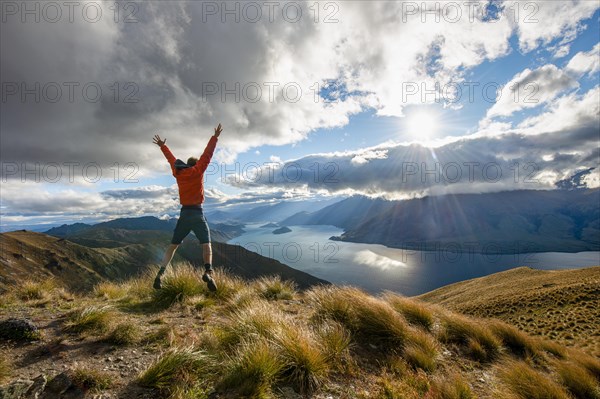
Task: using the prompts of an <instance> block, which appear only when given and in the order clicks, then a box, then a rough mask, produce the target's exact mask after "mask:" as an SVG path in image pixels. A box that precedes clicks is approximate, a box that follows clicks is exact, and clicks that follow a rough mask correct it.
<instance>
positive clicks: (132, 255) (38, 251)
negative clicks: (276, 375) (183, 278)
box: [0, 217, 327, 291]
mask: <svg viewBox="0 0 600 399" xmlns="http://www.w3.org/2000/svg"><path fill="white" fill-rule="evenodd" d="M174 225H175V220H173V219H171V220H160V219H158V218H154V217H141V218H123V219H116V220H112V221H109V222H103V223H98V224H95V225H88V224H84V223H76V224H72V225H63V226H60V227H56V228H52V229H50V230H48V231H47V232H46V233H47V234H44V233H36V232H31V231H26V230H19V231H13V232H8V233H1V234H0V247H1V248H2V251H0V288H3V287H6V286H7V285H11V284H19V283H20V282H22V281H23V280H26V279H29V278H33V279H36V278H47V277H49V276H55V277H56V278H58V279H59V280H60V281H61V282H63V283H64V284H65V285H66V286H67V287H68V288H70V289H72V290H78V291H81V290H88V289H91V288H92V287H93V285H94V284H96V283H98V282H99V281H102V280H119V279H124V278H128V277H131V276H134V275H136V274H138V273H140V272H143V271H145V270H147V268H148V266H149V265H152V264H158V263H159V262H160V260H161V259H162V256H163V254H164V251H165V249H166V247H167V245H168V244H169V243H170V240H171V235H172V230H173V227H174ZM213 227H214V228H213V229H212V230H211V234H212V235H213V237H214V236H218V237H219V240H215V239H213V264H214V265H215V266H217V267H224V268H226V269H229V270H230V271H231V272H233V273H234V274H237V275H239V276H241V277H244V278H248V279H251V278H256V277H259V276H265V275H274V274H276V275H279V276H281V277H282V278H284V279H288V280H292V281H294V282H296V284H297V285H298V286H299V287H300V288H307V287H310V286H312V285H315V284H321V283H327V282H326V281H324V280H321V279H318V278H316V277H313V276H311V275H309V274H307V273H304V272H301V271H298V270H296V269H293V268H291V267H289V266H287V265H284V264H283V263H280V262H279V261H276V260H274V259H271V258H266V257H263V256H261V255H259V254H256V253H254V252H250V251H248V250H246V249H244V248H243V247H241V246H237V245H229V244H225V243H224V242H220V241H225V240H227V239H229V238H228V237H235V236H237V235H239V234H241V232H242V229H241V226H240V225H221V224H216V225H214V226H213ZM216 228H219V229H220V230H217V229H216ZM173 261H174V262H178V261H189V262H191V263H193V264H196V265H201V264H202V252H201V250H200V246H199V245H198V243H197V241H196V239H195V238H194V237H193V236H188V237H187V238H186V240H184V242H183V243H182V245H181V247H180V248H179V250H178V251H177V253H176V255H175V258H174V259H173ZM0 291H1V290H0Z"/></svg>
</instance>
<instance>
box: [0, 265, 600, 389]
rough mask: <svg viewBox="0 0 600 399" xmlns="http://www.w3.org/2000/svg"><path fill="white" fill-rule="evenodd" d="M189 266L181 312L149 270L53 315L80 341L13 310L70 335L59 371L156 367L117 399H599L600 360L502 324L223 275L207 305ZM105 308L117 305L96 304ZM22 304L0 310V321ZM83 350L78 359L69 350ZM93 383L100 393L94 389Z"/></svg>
mask: <svg viewBox="0 0 600 399" xmlns="http://www.w3.org/2000/svg"><path fill="white" fill-rule="evenodd" d="M180 266H181V267H176V268H174V269H173V270H172V271H170V272H169V274H168V275H167V276H165V280H168V279H169V278H171V279H172V280H171V283H172V284H171V285H172V286H173V287H174V288H173V289H172V290H169V295H166V294H165V295H166V296H167V297H168V298H170V299H169V300H168V301H167V302H168V305H170V304H172V303H177V305H175V306H172V307H171V306H168V305H167V306H160V307H152V306H151V305H153V304H156V303H157V300H158V299H157V297H156V296H155V295H156V294H155V293H154V290H153V289H152V288H151V287H152V282H153V277H154V276H153V274H154V271H150V272H148V273H146V274H144V275H142V276H140V277H137V278H135V279H132V280H128V281H124V282H119V283H110V284H108V283H106V284H99V285H97V286H96V289H95V290H94V292H90V293H88V295H86V296H80V297H77V299H78V301H77V306H78V309H76V310H75V311H73V312H71V313H69V310H67V309H65V308H64V307H63V308H56V309H54V308H53V309H52V311H53V312H54V313H55V314H53V315H52V319H55V318H56V320H62V317H64V316H67V321H66V322H65V323H64V327H65V329H66V330H67V331H74V332H77V333H78V335H71V334H66V335H65V334H63V331H62V330H61V325H63V324H61V323H60V322H59V323H56V324H57V325H56V326H54V324H48V323H47V320H48V318H47V313H48V309H41V308H38V307H36V306H35V303H36V302H35V301H36V300H29V301H23V300H19V301H20V302H19V303H18V304H17V306H18V307H19V312H22V313H23V314H33V315H34V317H33V318H34V319H35V318H36V317H37V318H38V320H44V321H43V323H45V324H42V325H43V326H48V327H44V330H46V329H48V334H49V336H50V337H51V338H49V339H53V338H57V337H61V341H60V343H59V344H56V345H54V344H48V345H46V346H45V347H47V349H48V356H52V350H54V348H53V347H54V346H56V347H62V348H63V349H61V353H60V356H65V359H68V360H61V361H65V362H66V361H69V362H71V361H72V360H74V362H76V363H77V364H80V365H83V368H82V370H84V371H86V372H87V371H89V370H92V371H93V370H99V369H100V368H102V367H106V365H105V362H103V361H102V360H103V359H96V357H90V356H89V353H93V352H92V351H101V352H102V353H106V352H104V351H105V350H110V351H111V356H113V355H112V354H113V353H114V356H119V357H121V356H123V360H120V362H123V364H124V365H125V364H126V363H128V361H129V358H128V357H131V353H133V352H134V351H135V352H136V353H137V354H138V356H139V355H140V354H142V355H141V356H142V358H144V357H145V358H144V361H143V362H142V363H141V364H143V365H147V369H146V370H143V371H142V372H141V373H140V374H139V375H138V374H137V373H138V371H139V370H138V371H133V372H132V374H131V375H130V376H129V377H127V378H128V379H119V377H118V376H117V375H116V374H115V376H114V378H115V385H116V386H118V387H120V388H118V389H117V388H116V387H113V386H110V387H107V388H106V390H107V391H109V392H107V396H111V397H113V396H114V397H126V396H119V395H125V394H123V393H122V392H121V391H119V389H121V388H122V387H128V389H132V390H133V391H134V392H135V394H136V395H137V393H138V391H139V390H142V391H143V392H144V394H146V396H147V397H169V398H174V399H191V398H202V399H206V398H208V397H213V396H215V395H214V394H217V395H218V396H219V397H222V398H223V399H233V398H241V397H255V398H278V399H279V398H281V397H285V396H286V395H288V393H290V391H289V390H290V389H293V390H295V391H296V394H294V395H304V396H306V397H315V398H326V397H328V396H332V397H340V398H344V397H356V398H362V399H367V398H369V399H374V398H403V399H406V398H411V399H417V398H418V399H421V398H427V399H461V398H462V399H470V398H474V397H493V398H502V399H508V398H510V399H522V398H565V399H566V398H569V399H577V398H581V397H586V398H588V397H589V398H592V399H598V398H597V396H594V395H596V394H597V391H596V390H595V388H596V387H597V386H598V382H599V379H600V364H599V362H598V359H597V358H594V357H593V356H589V355H586V354H585V353H583V352H581V351H578V350H574V349H567V348H565V347H564V346H561V345H560V344H557V343H554V342H550V341H545V340H541V339H539V338H535V337H531V336H529V335H527V334H526V333H524V332H522V331H519V330H518V329H516V328H514V327H512V326H510V325H507V324H504V323H501V322H499V321H494V320H489V319H487V320H480V319H473V318H469V317H466V316H463V315H458V314H454V313H451V312H450V311H448V310H446V309H443V308H442V307H441V306H437V305H427V304H423V303H421V302H416V301H413V300H412V299H410V298H404V297H401V296H398V295H396V294H393V293H385V294H384V295H382V296H381V297H373V296H371V295H369V294H367V293H365V292H363V291H361V290H359V289H356V288H352V287H335V286H322V287H317V288H313V289H311V290H309V291H305V292H302V291H299V292H295V293H293V294H291V295H292V298H293V300H281V299H282V298H288V297H289V296H288V295H287V294H285V292H286V290H287V289H288V288H289V287H291V285H288V284H287V283H286V282H283V281H280V280H278V279H260V280H259V281H253V282H250V283H247V282H244V281H242V280H241V279H239V278H237V277H234V276H231V275H230V274H228V273H226V272H224V271H222V270H219V271H218V272H217V275H216V279H217V283H218V284H219V287H220V288H219V289H220V292H216V293H210V292H207V290H206V286H205V285H204V284H202V283H199V281H200V280H199V277H200V276H199V275H198V274H197V273H196V272H195V271H193V270H190V269H189V268H188V266H187V265H185V264H183V265H180ZM199 284H200V286H199ZM286 287H287V288H286ZM64 294H65V295H68V292H65V293H64ZM171 294H172V295H171ZM54 296H55V295H54V294H53V299H52V303H53V304H54V303H57V302H56V301H55V298H54ZM106 302H108V303H109V306H106V305H104V306H99V304H100V303H102V304H105V303H106ZM160 302H161V303H162V300H161V301H160ZM140 304H141V305H144V306H141V305H140ZM138 305H140V306H138ZM146 305H148V306H146ZM12 306H14V305H9V308H5V309H3V308H0V316H1V318H0V320H1V319H2V318H4V317H6V316H7V315H10V314H11V312H12V311H13V310H14V309H15V308H12ZM61 306H62V305H61ZM117 309H119V311H118V310H117ZM98 334H101V337H100V339H99V338H98V336H97V335H98ZM93 335H96V336H93ZM73 344H75V347H81V348H82V350H81V351H79V352H78V351H77V350H72V351H71V350H70V351H66V350H64V348H67V347H70V346H72V345H73ZM2 350H3V358H8V357H9V356H11V357H10V358H20V356H23V355H24V354H26V353H23V352H18V351H19V350H20V346H15V347H10V346H9V347H7V348H6V349H5V348H3V349H2ZM7 350H8V351H10V353H9V354H8V355H7V356H4V353H5V352H6V351H7ZM17 353H18V355H15V354H17ZM69 356H75V357H76V359H71V358H69ZM77 356H78V358H77ZM100 357H101V358H102V357H103V356H100ZM56 359H58V358H56ZM61 359H62V358H61ZM53 360H54V358H53ZM136 361H137V360H136ZM94 362H96V364H93V363H94ZM74 364H75V363H74ZM13 367H15V365H8V364H6V363H4V364H3V363H2V362H0V379H1V378H2V373H3V369H4V370H9V371H13V370H11V368H13ZM16 367H20V365H17V366H16ZM23 367H34V366H23ZM98 367H100V368H98ZM124 370H126V369H125V368H123V369H120V371H119V374H120V375H123V374H122V373H124V372H125V371H124ZM22 371H23V370H17V371H14V372H13V373H12V375H13V376H15V375H17V374H20V373H21V372H22ZM4 372H5V373H6V372H7V371H4ZM27 373H28V374H29V375H37V374H36V373H34V372H32V371H31V370H29V369H27ZM88 374H89V373H88ZM92 374H93V373H92ZM86 378H87V377H86ZM134 379H135V381H137V382H138V384H139V385H140V386H138V384H135V383H133V380H134ZM88 380H89V381H91V382H90V383H89V387H90V388H91V389H93V388H92V387H93V385H94V384H96V383H95V382H93V378H89V379H88ZM98 386H102V384H98ZM144 387H151V388H147V389H146V388H144ZM144 390H145V391H144ZM213 392H214V394H213ZM132 397H135V395H134V396H132Z"/></svg>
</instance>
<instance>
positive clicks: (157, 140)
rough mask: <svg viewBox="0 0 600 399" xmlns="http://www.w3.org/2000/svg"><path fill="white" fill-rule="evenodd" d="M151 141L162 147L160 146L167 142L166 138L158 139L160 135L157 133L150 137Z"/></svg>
mask: <svg viewBox="0 0 600 399" xmlns="http://www.w3.org/2000/svg"><path fill="white" fill-rule="evenodd" d="M152 142H153V143H154V144H156V145H157V146H159V147H162V146H163V145H164V144H165V143H166V142H167V139H164V140H161V139H160V136H159V135H158V134H157V135H155V136H154V138H153V139H152Z"/></svg>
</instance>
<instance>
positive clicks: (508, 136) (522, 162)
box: [229, 87, 600, 198]
mask: <svg viewBox="0 0 600 399" xmlns="http://www.w3.org/2000/svg"><path fill="white" fill-rule="evenodd" d="M599 95H600V88H599V87H595V88H593V89H591V90H589V91H588V92H586V93H582V94H577V93H571V94H568V95H565V96H563V97H561V98H559V100H557V101H556V102H555V103H553V105H552V106H551V107H550V108H549V110H548V112H544V113H542V114H541V115H539V116H537V117H535V118H529V119H527V120H525V121H524V122H523V123H522V124H520V125H519V126H518V127H516V128H512V127H510V126H507V125H503V126H502V129H503V130H502V131H501V132H498V131H496V132H495V133H494V132H491V131H489V130H483V131H478V132H475V133H474V134H472V135H469V136H464V137H461V138H447V139H444V140H442V141H440V142H439V143H437V144H434V145H433V146H430V147H427V146H424V145H421V144H417V143H412V144H398V143H384V144H381V145H378V146H375V147H371V148H364V149H360V150H356V151H344V152H331V153H321V154H312V155H308V156H305V157H303V158H300V159H295V160H293V161H287V162H286V163H284V164H283V165H281V167H279V168H277V169H276V170H275V171H274V173H271V174H268V173H266V172H265V173H261V174H260V176H261V177H260V178H257V179H253V180H244V179H242V178H241V177H239V178H237V179H231V180H229V182H230V184H232V185H234V186H237V187H239V188H251V189H259V188H260V189H261V190H262V189H263V188H264V187H269V188H279V189H290V188H294V187H302V188H305V187H306V188H307V189H309V190H327V191H329V192H330V193H335V194H348V193H358V194H363V195H368V196H383V197H386V198H410V197H421V196H425V195H441V194H447V193H481V192H498V191H506V190H517V189H551V188H554V187H555V184H556V183H557V182H558V181H559V180H562V179H566V178H568V177H570V176H572V175H573V174H574V173H575V172H576V171H577V170H578V168H582V167H585V168H590V167H598V162H599V159H600V158H599V155H600V152H599V151H600V150H598V148H597V142H598V131H600V126H599V120H600V110H599V105H598V104H599V102H598V98H599ZM486 129H489V126H488V127H487V128H486ZM384 154H385V155H384ZM366 158H368V161H367V160H366ZM357 160H358V161H357ZM363 160H364V161H363ZM315 163H316V164H318V165H319V169H320V170H321V171H322V172H323V173H320V174H319V175H318V176H315V173H314V170H315V167H314V165H315ZM515 165H516V166H515Z"/></svg>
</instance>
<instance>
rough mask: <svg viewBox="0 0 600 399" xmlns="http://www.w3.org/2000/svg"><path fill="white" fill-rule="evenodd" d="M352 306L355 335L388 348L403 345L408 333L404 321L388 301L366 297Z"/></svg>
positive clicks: (401, 346) (400, 347) (398, 347)
mask: <svg viewBox="0 0 600 399" xmlns="http://www.w3.org/2000/svg"><path fill="white" fill-rule="evenodd" d="M353 307H354V310H355V314H354V317H355V320H356V322H355V323H354V326H353V327H354V330H355V331H356V332H357V335H360V336H362V337H363V339H367V340H369V341H373V342H376V343H380V344H383V345H385V346H387V347H389V348H390V349H398V350H401V349H402V348H403V347H404V344H405V341H406V336H407V333H408V328H407V325H406V322H405V321H404V319H403V318H402V316H400V315H399V314H398V312H396V311H395V310H394V309H393V308H392V307H391V306H390V305H389V304H388V303H386V302H384V301H382V300H379V299H375V298H370V297H368V298H365V299H363V300H362V301H360V302H357V303H355V304H353Z"/></svg>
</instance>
